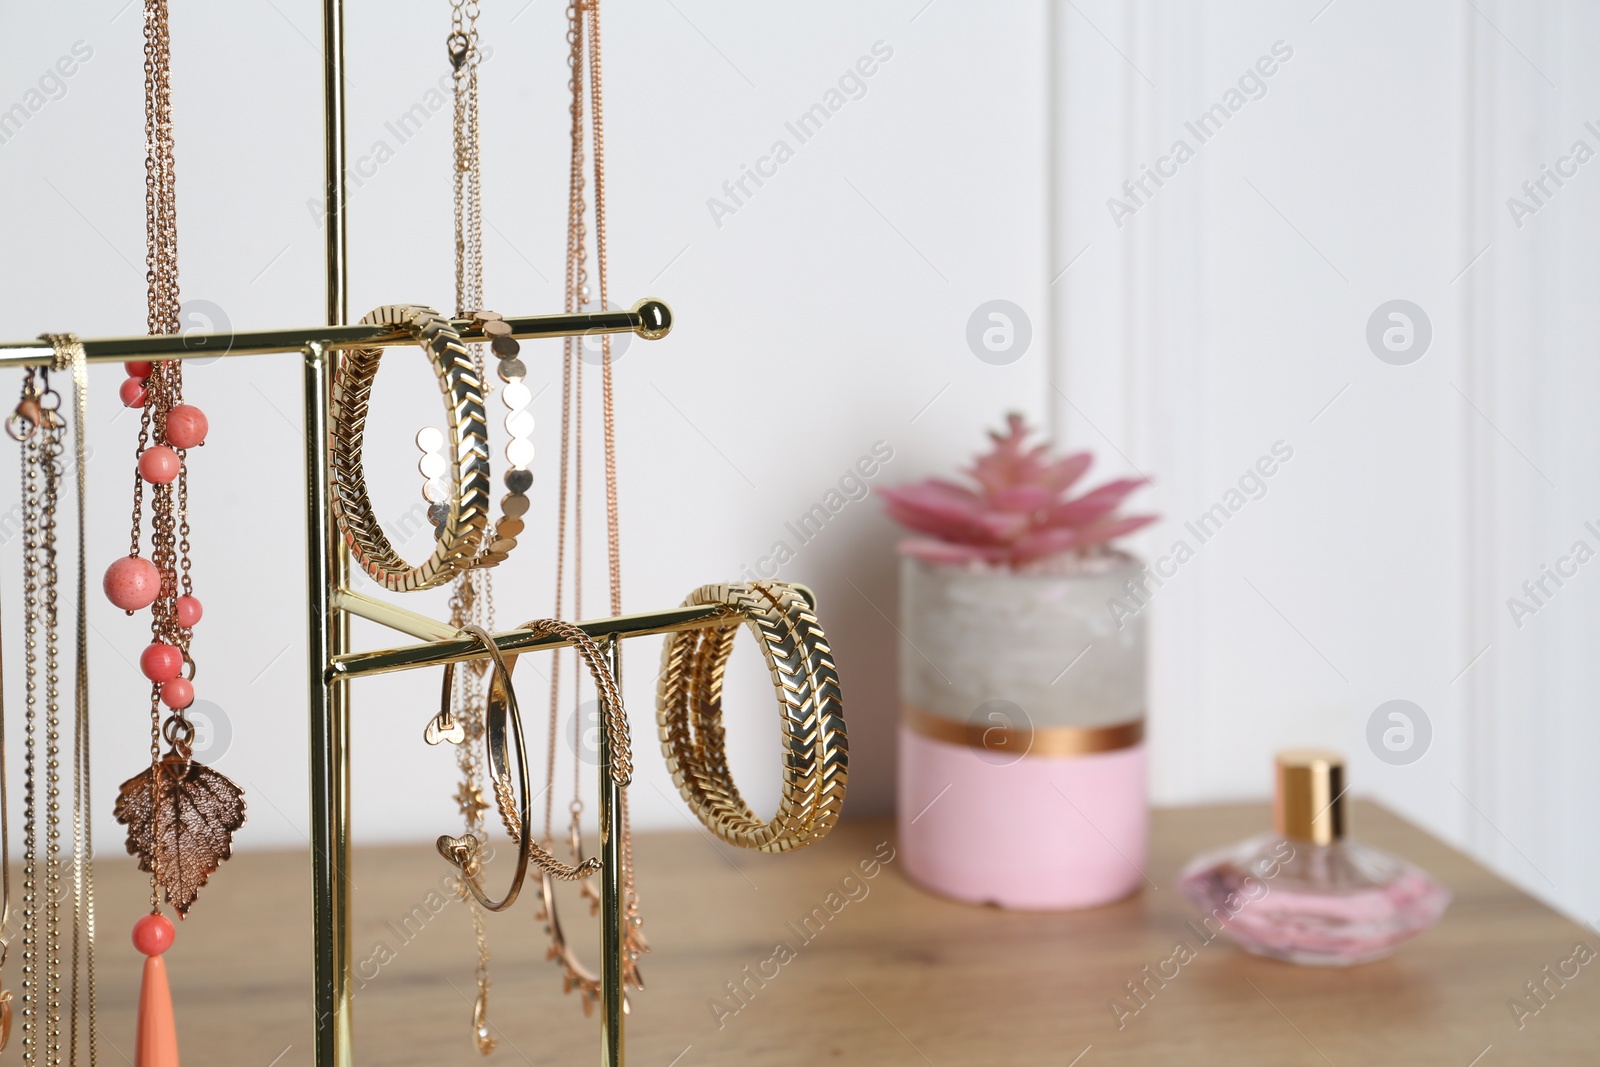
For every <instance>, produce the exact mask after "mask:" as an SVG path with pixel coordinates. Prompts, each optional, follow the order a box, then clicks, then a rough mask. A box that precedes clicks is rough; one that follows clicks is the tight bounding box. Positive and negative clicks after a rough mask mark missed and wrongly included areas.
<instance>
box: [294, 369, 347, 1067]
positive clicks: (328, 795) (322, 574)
mask: <svg viewBox="0 0 1600 1067" xmlns="http://www.w3.org/2000/svg"><path fill="white" fill-rule="evenodd" d="M329 362H330V354H329V353H328V351H327V350H326V349H324V348H322V347H321V346H318V345H310V346H308V347H307V349H306V352H305V376H304V383H303V384H304V401H305V420H306V441H305V470H306V499H305V506H306V581H307V604H308V609H309V610H308V619H307V623H308V625H307V633H306V644H307V651H308V658H309V661H310V673H309V677H310V694H309V695H310V726H311V743H310V758H311V882H312V894H311V909H312V916H311V921H312V946H313V948H312V980H313V997H314V1002H315V1004H316V1026H315V1032H314V1036H313V1048H314V1050H315V1051H314V1058H315V1062H316V1064H317V1067H344V1065H348V1064H349V1062H350V1060H349V1049H350V988H351V987H350V980H349V964H350V927H349V877H348V872H349V864H350V849H349V844H350V837H349V812H350V807H349V802H350V779H349V763H348V761H349V749H348V747H347V745H348V741H349V729H350V726H349V720H350V716H349V703H348V693H347V692H346V690H347V689H348V683H347V682H345V681H344V680H343V679H340V678H330V677H329V676H328V675H327V672H326V669H327V665H328V663H330V662H331V661H332V660H333V658H334V657H335V656H336V655H337V654H339V653H341V652H343V651H344V650H345V647H346V640H347V635H346V633H345V629H346V627H345V626H344V624H343V622H342V619H341V617H340V613H339V612H338V611H337V610H336V609H335V608H334V607H333V604H332V592H333V590H334V589H335V588H336V583H337V582H338V579H339V575H338V567H339V562H340V561H339V551H338V544H339V542H338V535H337V533H336V532H335V530H334V529H333V524H332V523H331V522H330V521H329V519H330V511H329V508H328V480H329V473H328V456H327V450H326V449H325V448H324V447H323V442H324V441H326V440H327V437H328V399H327V398H328V388H329V385H330V384H331V375H330V373H329ZM341 1050H342V1058H341Z"/></svg>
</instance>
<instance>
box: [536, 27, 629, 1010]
mask: <svg viewBox="0 0 1600 1067" xmlns="http://www.w3.org/2000/svg"><path fill="white" fill-rule="evenodd" d="M567 45H568V56H567V64H568V68H569V80H568V89H569V90H570V96H571V103H570V107H569V114H570V118H571V128H570V129H571V152H570V156H569V173H568V179H569V185H568V190H569V192H568V201H567V262H566V277H565V293H564V296H565V309H566V310H567V311H568V312H579V311H583V310H585V309H586V308H587V307H588V305H589V304H590V303H591V302H592V300H593V299H594V298H596V297H598V299H599V304H600V306H601V307H602V308H603V307H606V306H607V304H606V297H607V293H606V240H605V234H606V229H605V217H606V216H605V135H604V122H603V116H604V109H603V104H602V92H601V84H602V83H601V63H600V6H599V0H574V2H573V3H572V4H571V5H570V6H569V7H568V8H567ZM586 137H587V139H588V141H589V142H590V147H591V149H592V152H593V175H594V186H593V196H594V241H595V256H594V261H595V268H596V270H595V281H596V288H595V289H593V290H591V288H590V285H589V277H590V276H589V254H588V248H587V238H588V227H587V225H586V222H587V216H588V208H589V205H588V204H587V203H586V202H585V186H586V181H585V178H586V176H585V166H584V164H585V139H586ZM583 356H584V351H583V341H582V339H581V338H568V339H567V342H566V350H565V358H564V361H563V365H562V375H561V459H560V463H561V470H560V485H559V488H558V494H559V498H560V499H559V503H558V508H557V536H556V604H555V613H556V615H557V616H558V617H559V616H560V615H561V613H562V608H563V606H564V597H563V593H564V589H563V578H564V576H565V573H566V557H567V536H566V531H567V522H568V515H569V514H570V516H571V523H572V547H571V556H572V602H573V611H574V614H575V616H577V617H580V618H581V617H582V611H583V584H582V583H583V510H584V509H583V470H584V463H583V440H584V433H583V409H584V405H583V378H584V371H583V367H584V359H583ZM601 416H602V422H603V427H602V428H603V448H604V464H605V493H606V548H607V553H606V554H607V565H608V566H607V570H608V577H609V582H608V585H609V592H610V609H611V614H613V615H620V614H621V613H622V579H621V549H620V538H619V536H618V510H617V473H616V418H615V405H614V402H613V388H612V366H611V339H610V337H609V335H602V339H601ZM569 498H570V512H569ZM559 692H560V675H559V657H557V662H556V664H555V665H554V669H553V670H552V673H551V680H550V719H549V730H548V737H547V745H548V766H547V776H546V780H547V781H548V782H549V783H550V788H549V789H548V791H547V793H546V799H545V838H546V844H547V846H548V844H549V843H550V839H551V837H552V829H553V826H552V822H553V806H552V805H553V794H554V792H555V790H554V781H555V770H556V758H555V753H556V736H557V726H556V723H557V718H558V705H559ZM574 703H575V704H577V703H579V698H578V697H577V696H575V697H574ZM583 728H584V724H583V721H582V716H581V715H580V714H574V716H573V750H574V752H581V751H583V737H582V734H583ZM581 772H582V762H581V761H580V760H574V766H573V792H572V801H571V803H570V805H569V812H570V822H569V825H568V838H569V841H570V842H571V847H572V852H573V859H574V862H577V861H578V860H580V859H581V854H582V843H581V842H582V832H581V818H582V813H583V800H582V773H581ZM621 807H622V810H621V813H620V814H621V817H622V824H623V826H622V852H623V855H622V864H623V870H622V881H623V908H624V921H625V923H626V925H627V929H626V930H625V932H624V952H625V960H624V979H625V981H626V982H627V983H628V984H630V985H633V986H634V987H635V988H639V987H640V985H641V983H640V982H639V974H638V966H637V964H638V960H639V957H640V956H641V955H642V954H643V953H645V952H647V951H649V946H648V944H647V943H646V942H645V939H644V934H643V930H642V920H641V919H640V916H639V898H638V893H637V891H636V889H635V883H634V870H633V835H632V832H631V828H630V827H629V817H628V797H627V791H626V790H623V791H622V795H621ZM579 891H580V893H581V894H582V896H583V897H584V899H586V900H587V901H588V902H589V906H590V911H591V913H594V912H597V911H598V910H599V906H600V899H599V894H598V893H597V892H596V890H595V887H594V885H593V883H592V882H591V881H585V882H583V883H581V886H580V890H579Z"/></svg>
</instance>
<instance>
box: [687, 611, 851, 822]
mask: <svg viewBox="0 0 1600 1067" xmlns="http://www.w3.org/2000/svg"><path fill="white" fill-rule="evenodd" d="M684 603H685V605H686V606H687V605H704V604H722V605H725V606H726V607H727V609H728V621H727V622H726V624H724V625H720V626H713V627H706V628H702V629H697V630H689V631H685V632H683V633H678V634H673V635H672V636H671V637H669V638H668V639H667V642H666V646H665V648H664V649H663V651H662V669H661V684H660V690H659V696H658V702H657V713H656V718H657V723H658V725H659V726H660V729H661V745H662V749H663V751H664V753H665V755H666V759H667V768H668V769H669V770H670V771H671V772H672V777H673V780H674V781H676V782H677V783H678V790H679V792H680V793H682V794H683V799H684V801H685V802H686V803H687V804H688V805H689V807H690V809H691V810H693V811H694V813H695V814H696V815H697V816H698V817H699V818H700V821H701V822H702V823H704V824H705V826H706V827H707V829H709V830H711V831H712V832H713V833H715V834H716V835H717V836H718V837H720V838H722V839H723V840H724V841H727V842H729V843H730V844H734V845H738V846H740V847H741V848H748V849H754V850H757V851H761V852H784V851H787V850H789V849H794V848H799V847H801V846H803V845H808V844H810V843H811V842H813V841H815V840H817V839H818V838H820V837H822V836H823V835H824V834H826V833H827V832H828V831H829V830H830V829H831V828H832V827H833V825H834V823H836V822H837V821H838V819H839V810H840V807H841V806H842V805H843V803H844V790H845V780H846V777H847V774H848V766H849V758H848V754H847V743H846V737H845V725H844V715H843V710H842V708H841V705H840V698H839V676H838V673H837V671H836V670H835V668H834V664H833V652H832V650H831V649H829V647H828V643H827V638H826V637H825V636H824V635H823V633H822V627H821V626H820V625H819V624H818V623H817V617H816V615H814V614H813V613H812V610H811V605H810V604H809V603H808V602H807V601H806V599H805V598H804V597H803V596H801V594H800V593H799V592H798V591H797V590H796V589H795V588H794V587H792V586H789V585H786V584H784V583H782V582H756V583H750V584H738V585H705V586H701V587H700V588H699V589H696V590H695V591H694V592H693V593H691V594H690V595H689V598H688V600H686V601H684ZM741 625H746V626H749V627H750V631H751V633H752V634H754V635H755V638H756V642H757V644H758V645H759V646H760V648H761V651H762V654H763V655H764V656H765V657H766V660H767V666H768V668H769V669H770V670H771V672H772V682H773V687H774V689H775V690H776V691H777V696H778V704H779V710H780V714H781V715H782V728H783V751H784V762H783V792H782V795H781V797H780V799H779V802H778V813H777V815H776V816H775V817H774V818H773V819H772V820H771V821H770V822H764V821H762V820H761V819H760V818H759V817H758V816H756V815H755V814H754V813H753V812H752V811H751V810H750V808H749V806H748V805H747V804H746V803H745V802H744V800H743V798H742V797H741V796H740V795H739V789H738V787H737V786H736V785H735V784H734V782H733V777H732V775H731V773H730V772H729V769H728V759H727V751H726V746H725V743H724V731H723V726H722V682H723V675H724V672H725V671H726V668H727V664H728V655H729V653H730V652H731V651H732V650H733V639H734V637H735V636H736V635H737V633H738V631H739V628H740V626H741Z"/></svg>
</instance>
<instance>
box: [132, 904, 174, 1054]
mask: <svg viewBox="0 0 1600 1067" xmlns="http://www.w3.org/2000/svg"><path fill="white" fill-rule="evenodd" d="M176 933H177V932H176V931H175V930H173V928H172V922H171V921H170V920H169V919H168V918H167V917H166V916H165V915H161V914H154V915H146V916H145V917H144V918H142V919H140V920H139V921H138V922H136V923H134V924H133V947H134V948H136V949H138V950H139V951H140V952H142V953H144V954H145V956H146V957H148V958H147V959H146V960H145V961H144V981H143V982H142V983H141V985H140V986H139V1038H138V1043H137V1045H138V1047H137V1051H136V1052H135V1053H134V1060H133V1062H134V1067H178V1027H177V1023H175V1022H174V1021H173V1018H172V990H171V989H170V988H168V986H167V963H166V961H165V960H164V959H162V958H161V954H162V953H163V952H165V951H166V950H167V949H169V948H171V947H172V941H173V938H174V937H175V936H176Z"/></svg>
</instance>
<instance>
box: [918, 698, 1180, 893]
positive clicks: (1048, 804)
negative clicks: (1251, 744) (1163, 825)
mask: <svg viewBox="0 0 1600 1067" xmlns="http://www.w3.org/2000/svg"><path fill="white" fill-rule="evenodd" d="M984 755H985V753H983V752H982V751H981V750H977V749H973V748H970V747H967V746H964V745H952V744H948V743H946V742H943V741H935V740H932V739H930V738H926V737H923V736H922V735H920V734H918V733H915V732H913V731H911V730H908V729H906V728H905V727H904V726H902V727H901V728H900V776H899V777H900V781H899V804H898V807H899V820H900V852H901V863H902V869H903V870H904V871H905V873H906V875H907V877H909V878H910V879H911V880H912V881H914V882H916V883H918V884H919V885H921V886H922V887H923V888H925V889H928V890H931V891H932V892H934V893H937V894H939V895H940V896H945V897H950V898H952V899H954V900H959V901H963V902H966V903H969V904H996V905H999V906H1000V907H1002V908H1019V909H1035V910H1048V909H1062V908H1091V907H1094V906H1096V905H1099V904H1107V903H1110V902H1111V901H1114V900H1120V899H1121V898H1123V897H1125V896H1128V895H1129V894H1130V893H1133V892H1134V891H1136V890H1137V889H1138V888H1139V887H1140V886H1141V885H1143V884H1144V875H1143V873H1142V872H1143V869H1144V865H1145V854H1146V850H1147V847H1148V844H1149V803H1148V800H1147V797H1146V793H1145V746H1144V745H1143V744H1138V745H1134V746H1132V747H1130V748H1124V749H1118V750H1116V751H1114V752H1101V753H1095V754H1094V755H1089V756H1074V757H1049V756H1028V757H1024V758H1023V759H1021V760H1018V761H1017V762H1015V763H1012V764H1010V765H1008V766H996V765H994V764H992V763H988V762H985V761H984V758H983V757H984ZM1069 801H1070V803H1069Z"/></svg>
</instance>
